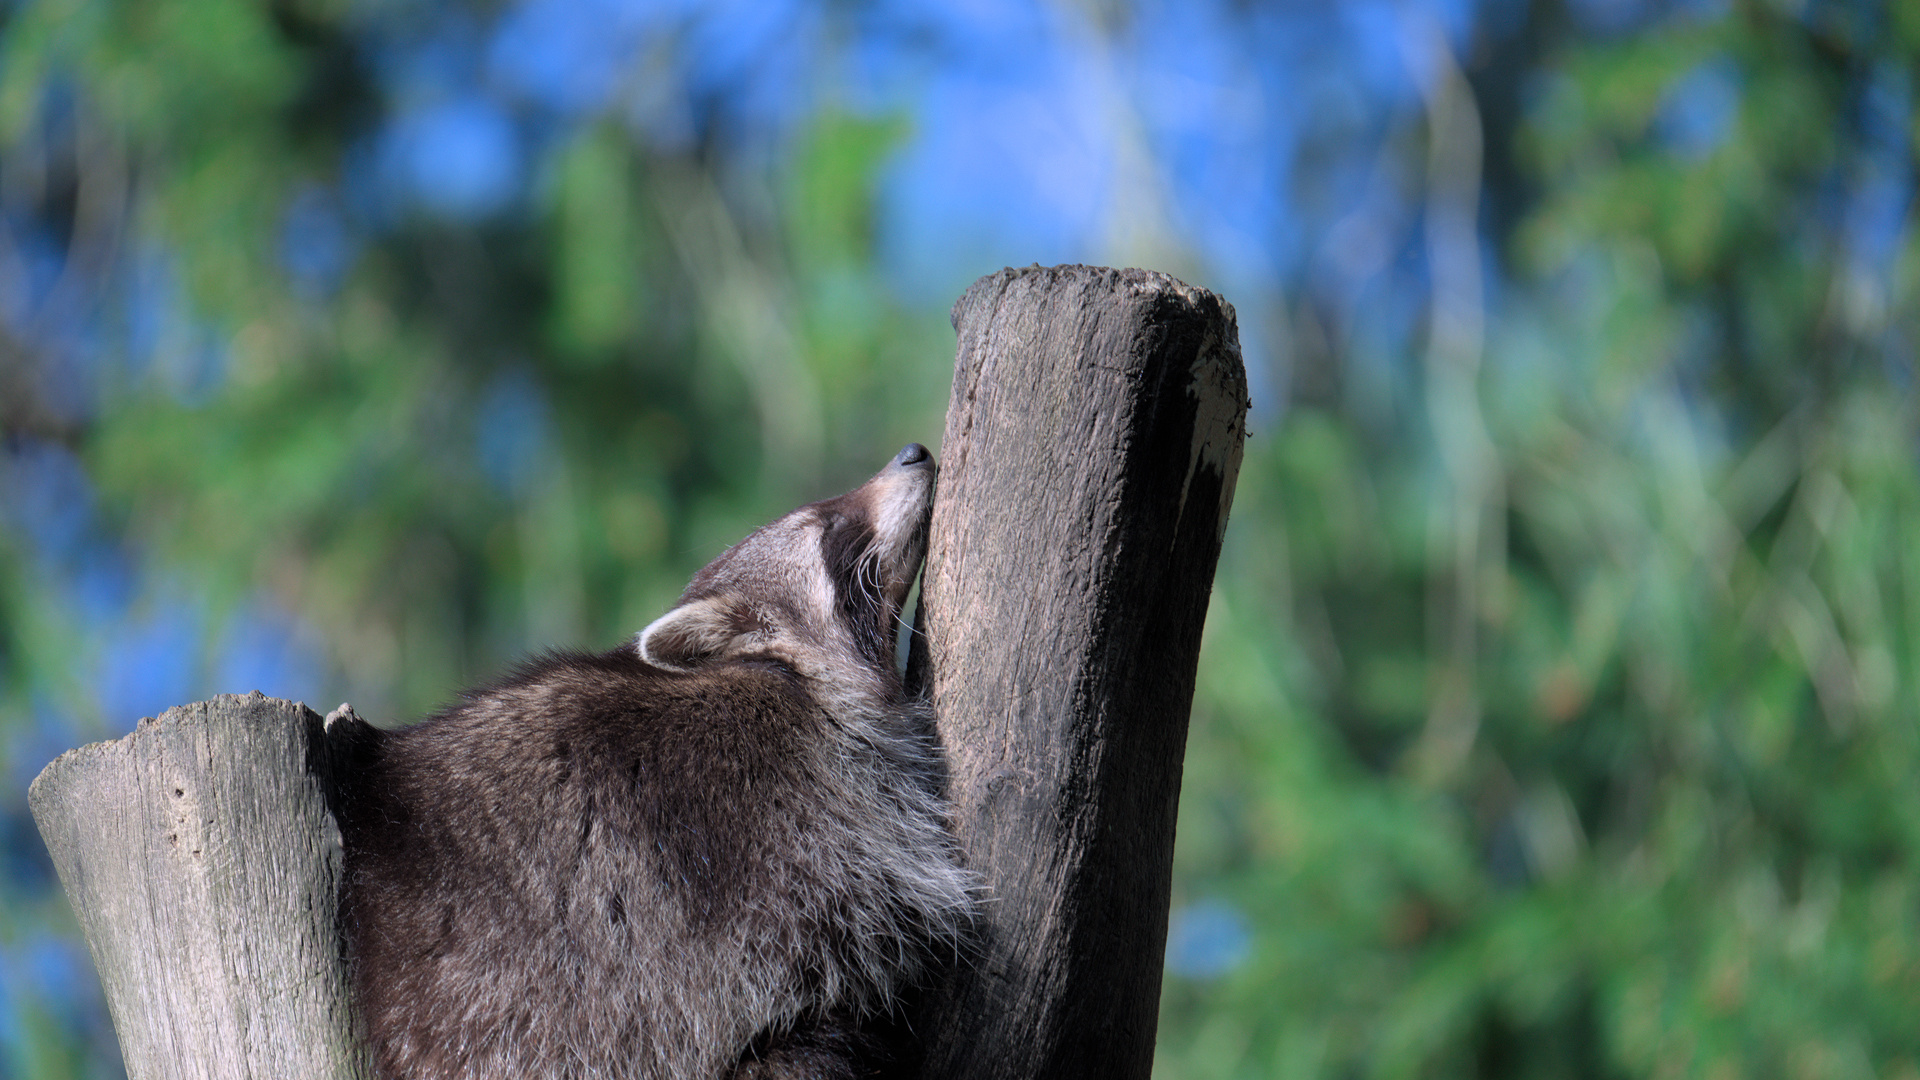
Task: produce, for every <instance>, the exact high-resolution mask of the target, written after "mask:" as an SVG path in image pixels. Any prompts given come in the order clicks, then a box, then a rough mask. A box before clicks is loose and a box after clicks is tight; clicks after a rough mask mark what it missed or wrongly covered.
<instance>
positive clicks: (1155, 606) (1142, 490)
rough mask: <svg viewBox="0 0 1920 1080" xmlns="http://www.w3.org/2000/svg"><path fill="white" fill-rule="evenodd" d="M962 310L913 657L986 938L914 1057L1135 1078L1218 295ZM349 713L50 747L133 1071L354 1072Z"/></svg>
mask: <svg viewBox="0 0 1920 1080" xmlns="http://www.w3.org/2000/svg"><path fill="white" fill-rule="evenodd" d="M954 327H955V329H956V330H957V331H958V332H959V337H960V342H959V359H958V362H957V364H956V369H955V376H954V387H953V399H952V404H951V405H950V407H949V409H948V414H947V431H946V438H945V442H944V443H943V448H942V453H943V455H944V457H945V461H944V462H943V463H942V467H941V478H940V485H939V492H938V495H937V497H936V502H935V507H934V517H933V535H932V538H931V541H930V553H929V557H928V562H927V570H926V577H925V581H924V585H923V609H924V616H923V619H917V620H916V622H917V623H920V625H923V626H924V627H926V629H927V631H928V636H926V637H920V636H918V635H917V636H916V640H915V643H914V650H913V657H912V661H911V664H910V672H909V677H910V678H911V679H913V680H915V682H916V684H917V685H920V686H922V687H924V688H926V690H927V691H928V692H929V693H930V694H931V695H932V699H933V703H934V707H935V709H936V711H937V712H938V714H939V721H940V731H941V735H942V738H943V739H945V741H946V743H947V746H948V748H949V751H950V753H951V755H952V778H953V795H954V800H955V803H956V808H957V812H958V826H959V830H960V833H961V839H962V843H963V845H964V847H965V849H966V852H967V857H968V858H969V860H971V863H972V865H973V866H974V867H975V868H977V869H978V870H979V871H980V872H981V873H982V874H983V876H984V877H985V878H986V880H987V882H988V884H989V886H990V887H991V888H992V890H993V900H992V902H991V903H990V904H989V905H988V908H987V911H988V915H987V917H986V919H985V920H984V926H983V931H984V933H983V936H982V939H981V943H980V951H979V955H978V956H977V957H975V958H973V960H972V961H971V962H969V963H966V964H963V965H960V966H959V967H958V968H957V969H956V970H955V971H954V973H953V977H952V979H951V980H950V981H949V982H948V983H947V984H946V985H944V986H942V987H938V988H936V989H935V991H934V992H933V993H932V994H931V995H930V998H929V1001H928V1002H927V1007H926V1008H925V1010H924V1011H923V1012H922V1013H921V1015H920V1016H919V1017H918V1018H917V1019H916V1021H915V1023H914V1025H913V1030H914V1031H915V1032H916V1034H917V1035H918V1036H919V1037H920V1038H922V1039H923V1040H924V1041H923V1045H924V1047H925V1058H924V1061H923V1062H921V1064H922V1065H923V1066H924V1068H923V1072H924V1075H925V1076H927V1077H929V1078H937V1080H949V1078H958V1077H970V1078H971V1077H980V1078H985V1077H995V1078H1008V1080H1012V1078H1037V1077H1048V1078H1053V1077H1069V1076H1074V1077H1078V1076H1088V1077H1095V1078H1097V1080H1123V1078H1131V1077H1140V1078H1144V1077H1146V1075H1147V1073H1148V1070H1149V1068H1150V1067H1151V1063H1152V1051H1153V1038H1154V1026H1155V1021H1156V1018H1157V1014H1158V1002H1159V989H1160V963H1161V951H1162V949H1163V947H1164V944H1165V938H1166V919H1167V890H1168V880H1169V879H1168V875H1169V872H1170V866H1171V860H1172V854H1173V819H1174V803H1175V800H1176V798H1177V797H1178V795H1179V782H1180V762H1181V755H1182V751H1183V748H1184V746H1185V741H1186V726H1187V712H1188V708H1189V705H1190V703H1191V699H1192V695H1193V678H1194V668H1195V664H1196V662H1197V657H1198V654H1199V647H1200V627H1201V622H1202V621H1203V619H1204V617H1205V614H1206V607H1207V595H1208V592H1209V590H1210V588H1211V586H1212V581H1213V569H1214V562H1215V560H1216V558H1217V557H1218V555H1219V550H1220V535H1221V530H1222V529H1223V528H1224V527H1225V525H1226V519H1227V510H1228V506H1229V504H1230V502H1231V500H1232V494H1233V482H1234V478H1235V476H1236V474H1237V472H1238V470H1239V464H1240V446H1241V439H1242V436H1243V433H1244V421H1245V416H1246V407H1247V399H1246V375H1245V371H1244V370H1243V368H1242V367H1241V362H1240V348H1239V342H1238V337H1237V331H1236V328H1235V325H1234V316H1233V309H1232V308H1231V307H1230V306H1229V305H1227V304H1226V303H1225V302H1223V301H1221V300H1220V299H1219V298H1218V297H1215V296H1214V295H1212V294H1211V293H1208V292H1205V291H1202V290H1199V289H1192V288H1189V287H1187V286H1185V285H1182V284H1181V283H1179V282H1178V281H1175V280H1174V279H1172V278H1170V277H1167V276H1166V275H1164V274H1156V273H1149V272H1145V271H1139V270H1119V271H1116V270H1106V269H1097V268H1091V267H1080V266H1068V267H1059V268H1054V269H1046V270H1043V269H1040V268H1037V267H1036V268H1033V269H1030V270H1018V271H1016V270H1008V271H1003V272H1001V273H999V274H995V275H992V276H990V277H986V278H982V279H981V280H980V281H978V282H976V283H975V284H974V286H973V287H972V288H970V289H968V290H967V293H966V295H965V296H963V297H961V299H960V301H959V303H958V304H957V305H956V306H955V308H954ZM366 732H367V729H366V727H365V726H364V725H363V724H362V723H361V722H360V721H359V720H358V719H357V718H355V717H354V716H353V715H352V713H351V711H345V712H336V714H335V715H334V716H329V717H327V718H326V720H324V721H323V720H322V719H321V718H320V717H319V716H318V715H317V714H315V713H314V712H313V711H312V710H310V709H308V708H306V707H305V706H303V705H297V704H293V703H290V702H285V701H277V700H274V699H271V698H265V697H262V696H261V695H259V694H258V693H255V694H252V695H250V696H247V697H233V696H227V697H220V698H216V699H214V700H213V701H209V702H202V703H199V704H195V705H187V706H183V707H180V708H176V709H170V710H168V711H167V712H166V714H165V715H163V716H161V717H160V718H159V719H158V720H147V721H142V722H141V724H140V727H139V729H138V730H136V731H135V732H134V733H133V734H131V735H129V736H127V737H126V738H124V739H121V740H119V741H117V742H112V743H98V744H95V745H92V746H87V747H82V748H81V749H79V750H75V751H72V752H70V753H67V754H65V755H62V756H61V757H60V758H59V759H58V760H56V761H55V762H54V763H53V764H51V765H49V766H48V767H47V768H46V770H45V771H44V772H42V773H41V775H40V777H39V778H38V779H37V780H35V781H34V784H33V788H32V790H31V793H30V796H29V798H30V803H31V805H32V808H33V814H34V818H35V820H36V821H37V822H38V824H39V827H40V831H41V834H42V835H43V836H44V837H45V838H46V841H47V848H48V850H49V851H50V852H51V853H52V855H53V860H54V865H55V867H56V868H57V869H58V871H59V873H60V880H61V883H62V884H63V885H64V886H65V887H66V891H67V896H68V898H69V899H70V900H71V901H72V903H73V906H74V910H75V912H76V913H77V914H78V915H79V918H80V925H81V928H82V929H83V930H84V931H85V933H86V936H87V942H88V945H89V947H90V948H91V949H92V951H93V958H94V964H95V966H96V967H97V968H98V969H99V971H100V978H101V983H102V984H103V986H104V987H105V988H106V993H107V1001H108V1005H109V1006H110V1007H111V1009H112V1011H113V1017H114V1026H115V1029H116V1030H117V1031H118V1033H119V1036H120V1043H121V1050H122V1053H123V1055H124V1057H125V1060H126V1064H127V1072H128V1075H129V1076H130V1077H132V1078H133V1080H150V1078H173V1077H182V1078H185V1077H232V1076H272V1077H302V1078H314V1080H363V1078H364V1077H367V1076H368V1075H370V1074H369V1071H368V1069H367V1067H366V1063H365V1061H364V1060H363V1056H362V1055H361V1054H360V1052H359V1051H358V1050H357V1049H356V1048H355V1047H354V1045H353V1042H352V1037H351V1030H352V1023H351V1020H350V1013H349V1009H348V989H347V980H346V968H345V963H344V958H343V955H342V950H341V945H340V939H339V935H338V931H337V928H336V921H335V920H336V912H335V905H336V898H337V895H338V885H339V875H340V834H339V830H338V828H337V827H336V825H335V824H334V819H333V816H332V814H331V813H330V812H329V809H328V807H329V800H330V798H331V797H332V792H333V790H334V785H333V778H334V777H335V776H336V775H346V773H345V770H350V769H351V768H352V767H353V764H352V763H353V760H354V758H355V756H356V754H357V753H358V752H359V748H361V747H362V746H364V745H365V743H364V739H365V734H366Z"/></svg>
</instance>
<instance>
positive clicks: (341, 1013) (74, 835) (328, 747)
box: [28, 693, 371, 1080]
mask: <svg viewBox="0 0 1920 1080" xmlns="http://www.w3.org/2000/svg"><path fill="white" fill-rule="evenodd" d="M346 715H347V717H348V720H347V722H346V723H344V724H343V723H337V722H333V721H334V718H332V717H329V718H328V720H327V721H323V720H321V718H320V716H319V715H318V714H316V713H315V712H314V711H313V710H312V709H309V708H307V707H306V706H304V705H297V704H294V703H292V702H286V701H278V700H275V699H273V698H267V697H262V696H261V695H260V694H258V693H254V694H251V695H248V696H246V697H237V696H233V695H226V696H222V697H218V698H215V699H213V700H212V701H203V702H199V703H198V704H194V705H183V706H180V707H179V708H174V709H168V710H167V711H166V713H165V714H163V715H162V716H161V717H160V718H159V719H157V720H142V721H141V722H140V726H139V727H138V728H137V729H136V730H135V731H134V732H133V734H131V735H128V736H127V737H126V738H123V739H120V740H118V741H115V742H108V743H95V744H93V745H91V746H83V747H81V748H80V749H78V750H71V751H68V752H67V753H65V754H62V755H61V756H60V757H59V758H57V759H56V760H55V761H54V762H53V764H51V765H49V766H47V767H46V769H45V770H43V771H42V772H41V773H40V776H39V777H38V778H37V779H36V780H34V782H33V787H32V788H31V789H30V790H29V792H28V802H29V804H30V805H31V807H32V809H33V817H34V821H35V822H36V823H37V824H38V825H39V827H40V835H41V836H43V837H44V838H45V839H46V842H47V850H48V852H49V853H51V854H52V856H53V864H54V867H55V868H56V869H57V870H58V871H59V873H60V883H61V884H62V885H63V886H65V887H66V891H67V898H68V900H70V901H71V902H72V904H73V910H74V913H75V914H76V915H78V916H79V919H80V928H81V929H82V930H83V931H84V932H85V933H86V936H87V946H88V948H90V949H91V950H92V952H93V964H94V967H95V968H97V969H98V970H99V972H100V983H101V985H102V986H103V987H104V988H105V990H106V995H107V1005H108V1007H109V1008H110V1009H111V1010H112V1012H113V1026H114V1030H115V1031H116V1032H118V1033H119V1036H120V1051H121V1054H122V1056H123V1057H124V1058H125V1060H126V1065H127V1075H128V1076H129V1077H131V1078H132V1080H161V1078H165V1080H172V1078H176V1077H178V1078H181V1080H186V1078H189V1077H219V1078H227V1077H248V1076H253V1077H303V1078H312V1080H361V1078H364V1077H368V1076H371V1073H370V1072H369V1071H368V1070H367V1069H366V1067H365V1066H364V1064H363V1062H362V1060H361V1055H360V1053H359V1052H358V1051H357V1049H356V1048H355V1047H354V1044H353V1038H352V1025H351V1021H350V1019H349V1012H348V1009H347V982H346V964H345V960H344V957H343V956H342V953H341V948H340V939H339V934H338V932H337V930H336V928H335V921H334V918H335V898H336V896H337V894H338V891H339V882H340V831H339V829H337V828H336V827H335V826H334V822H333V816H332V814H331V813H330V812H329V811H328V803H327V788H328V786H329V784H330V778H331V776H332V775H333V770H334V769H335V768H336V767H337V766H338V765H339V764H340V763H341V761H342V760H343V758H344V757H345V755H346V753H347V752H348V750H349V748H350V746H351V745H352V743H353V740H352V735H353V732H354V731H355V730H356V728H357V725H358V723H359V722H358V721H357V720H352V719H351V714H350V713H349V714H346Z"/></svg>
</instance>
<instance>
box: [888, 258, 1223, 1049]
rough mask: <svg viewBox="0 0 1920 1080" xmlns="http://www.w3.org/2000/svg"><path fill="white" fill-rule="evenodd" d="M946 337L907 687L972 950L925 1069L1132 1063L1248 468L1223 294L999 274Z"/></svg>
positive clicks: (1097, 272) (1154, 1013) (1149, 1044)
mask: <svg viewBox="0 0 1920 1080" xmlns="http://www.w3.org/2000/svg"><path fill="white" fill-rule="evenodd" d="M953 320H954V328H955V330H956V331H957V332H958V335H959V352H958V359H957V361H956V364H955V370H954V379H953V396H952V399H951V400H950V402H949V404H948V407H947V427H946V436H945V439H944V440H943V442H942V446H941V455H942V458H943V460H942V462H941V473H940V486H939V492H938V494H937V496H936V498H935V502H934V511H933V532H932V536H931V539H930V541H929V554H928V559H927V567H926V571H925V577H924V578H923V580H922V585H921V589H922V594H921V595H922V609H923V613H922V619H923V620H924V621H923V622H922V621H921V620H916V622H919V623H920V625H922V626H923V627H924V629H925V635H924V637H921V636H916V639H915V648H914V653H913V656H912V659H911V661H910V665H909V678H910V679H911V680H913V681H914V682H915V683H916V684H917V685H919V686H921V687H923V688H925V689H926V690H928V691H929V692H930V694H931V696H932V701H933V705H934V709H935V712H936V714H937V717H938V721H939V729H940V734H941V737H942V739H943V740H944V741H945V743H946V745H947V748H948V752H949V754H950V758H951V769H952V776H951V790H952V796H953V799H954V802H955V807H956V813H957V818H958V828H959V832H960V836H961V842H962V845H963V848H964V850H965V852H966V856H967V859H968V860H969V863H970V865H972V866H973V867H974V868H975V869H977V870H978V871H979V872H980V873H981V874H982V875H983V876H984V877H985V878H986V880H987V883H988V885H989V886H990V888H991V889H992V899H991V900H990V901H989V903H988V904H987V906H986V911H987V915H986V919H985V926H984V933H983V938H982V943H981V955H980V956H978V957H977V958H975V959H974V961H973V962H971V963H967V964H962V965H959V966H958V967H957V969H956V970H955V972H954V975H953V977H952V979H951V981H950V982H949V983H948V984H947V985H946V986H944V987H942V988H940V990H939V991H938V992H936V993H935V994H934V995H932V997H931V999H930V1000H929V1002H928V1003H927V1005H926V1006H925V1008H924V1009H923V1010H922V1011H921V1014H920V1016H919V1017H918V1019H917V1022H916V1023H915V1024H914V1028H915V1029H916V1030H917V1031H918V1032H919V1033H920V1035H921V1037H922V1038H923V1039H924V1040H925V1055H926V1056H925V1060H924V1064H923V1066H922V1068H921V1075H922V1076H923V1077H925V1078H927V1080H960V1078H967V1080H987V1078H994V1080H1015V1078H1018V1080H1032V1078H1040V1077H1046V1078H1065V1077H1092V1078H1096V1080H1125V1078H1133V1077H1138V1078H1142V1080H1144V1078H1145V1077H1146V1076H1147V1075H1148V1073H1149V1071H1150V1070H1151V1067H1152V1057H1153V1040H1154V1033H1155V1024H1156V1021H1157V1018H1158V1011H1159V996H1160V973H1161V960H1162V952H1163V949H1164V947H1165V940H1166V926H1167V898H1168V889H1169V881H1170V876H1169V875H1170V872H1171V865H1172V856H1173V831H1174V809H1175V802H1176V800H1177V798H1178V796H1179V790H1180V766H1181V759H1182V755H1183V752H1184V748H1185V745H1186V732H1187V716H1188V710H1189V708H1190V705H1191V702H1192V696H1193V683H1194V671H1195V665H1196V663H1197V659H1198V656H1199V649H1200V630H1201V624H1202V622H1203V621H1204V619H1205V616H1206V608H1207V599H1208V594H1209V592H1210V590H1211V588H1212V583H1213V572H1214V565H1215V563H1216V561H1217V559H1218V557H1219V552H1220V539H1221V533H1222V530H1224V528H1225V527H1226V522H1227V511H1228V508H1229V506H1230V503H1231V501H1232V496H1233V485H1234V480H1235V477H1236V475H1237V473H1238V471H1239V465H1240V454H1241V444H1242V441H1243V437H1244V432H1245V418H1246V410H1247V391H1246V373H1245V369H1244V367H1243V366H1242V363H1241V358H1240V346H1239V335H1238V329H1237V326H1236V323H1235V318H1234V312H1233V308H1232V307H1231V306H1230V305H1228V304H1227V303H1225V302H1224V301H1222V300H1221V299H1220V298H1219V297H1217V296H1214V295H1213V294H1212V293H1209V292H1206V291H1204V290H1200V289H1194V288H1190V287H1188V286H1186V285H1183V284H1181V283H1180V282H1178V281H1176V280H1174V279H1173V278H1171V277H1168V276H1167V275H1165V274H1158V273H1152V272H1148V271H1141V270H1108V269H1101V268H1094V267H1084V266H1064V267H1055V268H1048V269H1042V268H1039V267H1034V268H1031V269H1027V270H1006V271H1002V272H1001V273H998V274H994V275H991V276H989V277H985V278H982V279H980V280H979V281H978V282H976V283H974V285H973V287H972V288H970V289H968V290H967V292H966V295H964V296H963V297H961V299H960V301H959V303H958V304H956V305H955V307H954V314H953Z"/></svg>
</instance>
